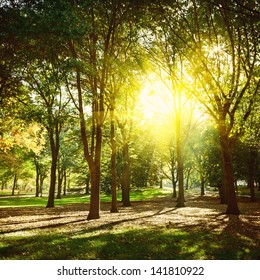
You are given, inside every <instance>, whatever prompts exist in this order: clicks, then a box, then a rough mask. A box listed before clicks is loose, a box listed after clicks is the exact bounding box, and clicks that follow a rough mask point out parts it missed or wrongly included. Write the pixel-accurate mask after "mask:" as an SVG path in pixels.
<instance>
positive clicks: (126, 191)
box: [122, 142, 131, 207]
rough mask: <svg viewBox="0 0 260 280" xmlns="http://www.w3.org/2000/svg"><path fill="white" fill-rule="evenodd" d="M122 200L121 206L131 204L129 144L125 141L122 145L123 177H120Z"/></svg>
mask: <svg viewBox="0 0 260 280" xmlns="http://www.w3.org/2000/svg"><path fill="white" fill-rule="evenodd" d="M122 201H123V206H124V207H128V206H131V202H130V157H129V146H128V143H127V142H125V143H124V145H123V178H122Z"/></svg>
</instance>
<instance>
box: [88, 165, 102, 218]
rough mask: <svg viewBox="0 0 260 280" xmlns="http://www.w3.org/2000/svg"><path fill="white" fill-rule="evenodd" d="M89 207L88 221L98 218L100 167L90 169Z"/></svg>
mask: <svg viewBox="0 0 260 280" xmlns="http://www.w3.org/2000/svg"><path fill="white" fill-rule="evenodd" d="M90 181H91V192H90V207H89V213H88V217H87V219H88V220H94V219H99V218H100V214H99V212H100V165H96V166H93V167H92V168H90Z"/></svg>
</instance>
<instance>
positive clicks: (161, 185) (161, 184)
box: [160, 178, 163, 189]
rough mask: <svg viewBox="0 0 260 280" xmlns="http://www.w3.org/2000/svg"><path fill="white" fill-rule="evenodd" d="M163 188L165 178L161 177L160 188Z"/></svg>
mask: <svg viewBox="0 0 260 280" xmlns="http://www.w3.org/2000/svg"><path fill="white" fill-rule="evenodd" d="M162 188H163V178H160V189H162Z"/></svg>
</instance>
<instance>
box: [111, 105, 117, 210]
mask: <svg viewBox="0 0 260 280" xmlns="http://www.w3.org/2000/svg"><path fill="white" fill-rule="evenodd" d="M115 137H116V136H115V119H114V108H111V109H110V141H111V194H112V201H111V210H110V212H111V213H117V212H118V207H117V194H116V192H117V183H116V139H115Z"/></svg>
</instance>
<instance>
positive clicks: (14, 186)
mask: <svg viewBox="0 0 260 280" xmlns="http://www.w3.org/2000/svg"><path fill="white" fill-rule="evenodd" d="M17 181H18V176H17V174H14V181H13V188H12V195H14V191H15V189H16V188H17Z"/></svg>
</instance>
